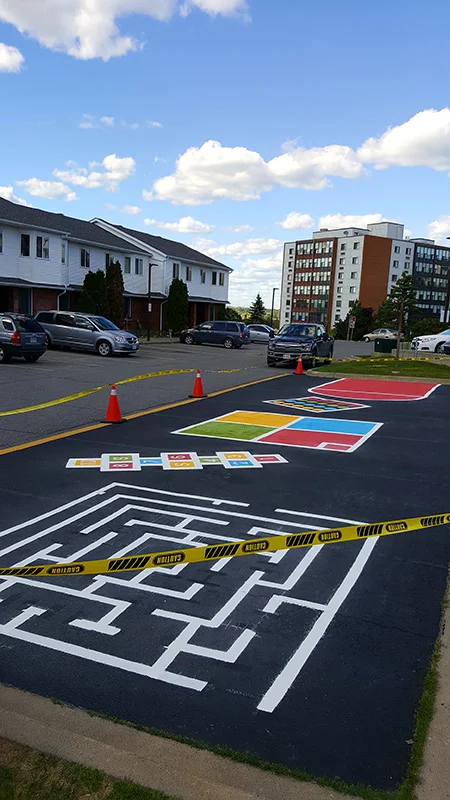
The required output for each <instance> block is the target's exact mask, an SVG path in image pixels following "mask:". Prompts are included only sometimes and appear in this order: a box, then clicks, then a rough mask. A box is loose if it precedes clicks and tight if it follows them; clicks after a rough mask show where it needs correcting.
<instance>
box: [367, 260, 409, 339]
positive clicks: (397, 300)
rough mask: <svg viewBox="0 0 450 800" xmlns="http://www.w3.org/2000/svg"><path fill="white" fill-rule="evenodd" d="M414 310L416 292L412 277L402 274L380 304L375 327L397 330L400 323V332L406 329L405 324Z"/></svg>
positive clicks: (405, 273)
mask: <svg viewBox="0 0 450 800" xmlns="http://www.w3.org/2000/svg"><path fill="white" fill-rule="evenodd" d="M402 306H403V317H402V319H401V320H400V308H401V307H402ZM415 310H416V291H415V288H414V280H413V277H412V275H409V274H408V273H407V272H404V273H403V275H402V276H401V278H399V279H398V281H397V283H394V285H393V287H392V289H391V292H390V294H389V296H388V298H387V300H384V302H383V303H381V305H380V307H379V309H378V312H377V319H376V325H377V327H378V328H385V327H386V328H395V329H396V330H397V328H398V325H399V323H401V330H402V331H403V330H404V329H405V327H406V322H407V320H408V318H409V317H410V316H411V314H414V311H415Z"/></svg>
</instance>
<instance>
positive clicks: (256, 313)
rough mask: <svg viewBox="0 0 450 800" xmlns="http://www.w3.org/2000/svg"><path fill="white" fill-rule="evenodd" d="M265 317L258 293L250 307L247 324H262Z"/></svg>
mask: <svg viewBox="0 0 450 800" xmlns="http://www.w3.org/2000/svg"><path fill="white" fill-rule="evenodd" d="M265 317H266V309H265V306H264V303H263V301H262V299H261V295H260V293H259V292H258V294H257V295H256V297H255V300H254V302H253V303H252V305H251V306H250V318H249V322H254V323H264V320H265Z"/></svg>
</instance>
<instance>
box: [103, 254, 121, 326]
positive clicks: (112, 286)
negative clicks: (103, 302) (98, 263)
mask: <svg viewBox="0 0 450 800" xmlns="http://www.w3.org/2000/svg"><path fill="white" fill-rule="evenodd" d="M106 291H107V298H108V308H109V318H110V320H111V322H114V324H115V325H117V327H118V328H121V327H122V325H123V316H124V315H123V293H124V285H123V275H122V267H121V266H120V261H111V262H110V263H109V264H108V266H107V267H106Z"/></svg>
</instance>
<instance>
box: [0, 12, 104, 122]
mask: <svg viewBox="0 0 450 800" xmlns="http://www.w3.org/2000/svg"><path fill="white" fill-rule="evenodd" d="M0 2H1V0H0ZM79 127H80V128H84V129H86V130H88V129H92V128H113V127H114V117H100V119H99V120H97V117H94V116H93V115H92V114H83V116H82V117H81V120H80V122H79Z"/></svg>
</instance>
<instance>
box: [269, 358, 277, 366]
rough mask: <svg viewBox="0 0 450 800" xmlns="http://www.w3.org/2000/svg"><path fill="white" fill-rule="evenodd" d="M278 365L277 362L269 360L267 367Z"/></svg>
mask: <svg viewBox="0 0 450 800" xmlns="http://www.w3.org/2000/svg"><path fill="white" fill-rule="evenodd" d="M276 365H277V362H276V361H269V359H267V366H268V367H276Z"/></svg>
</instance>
